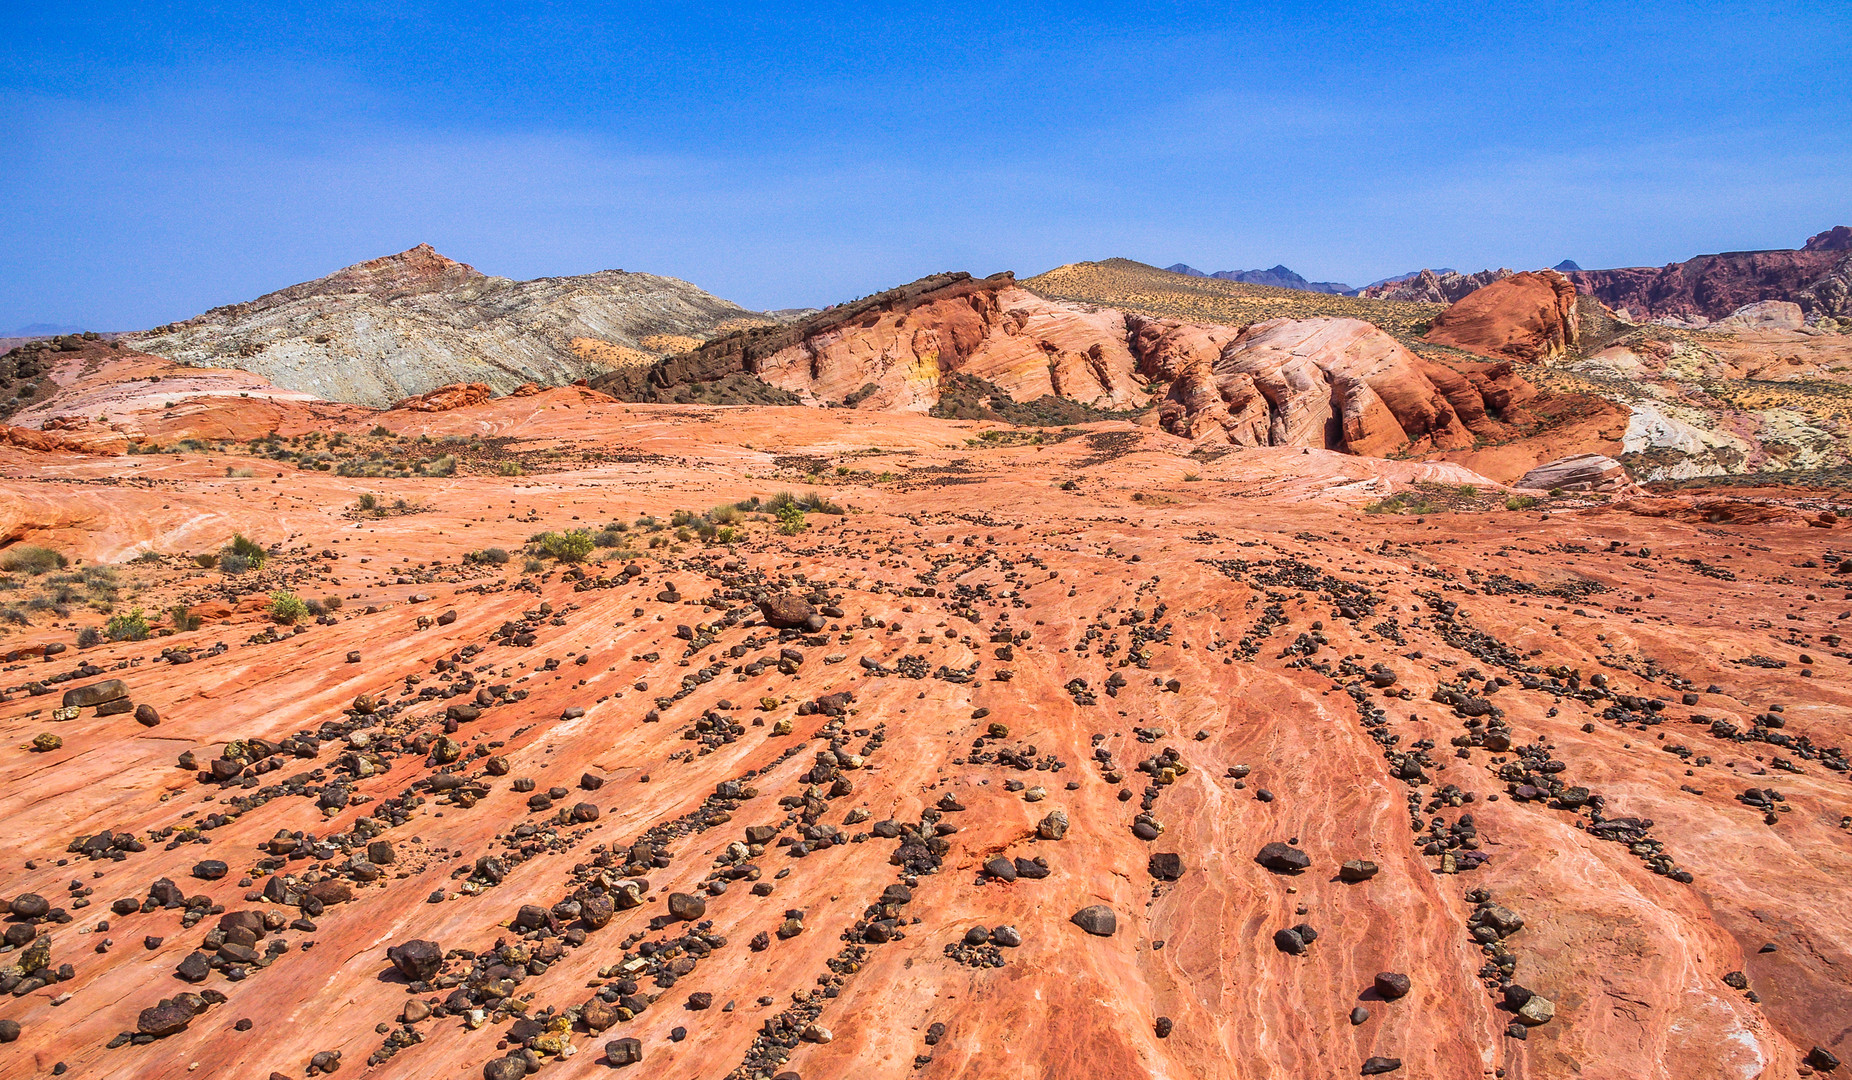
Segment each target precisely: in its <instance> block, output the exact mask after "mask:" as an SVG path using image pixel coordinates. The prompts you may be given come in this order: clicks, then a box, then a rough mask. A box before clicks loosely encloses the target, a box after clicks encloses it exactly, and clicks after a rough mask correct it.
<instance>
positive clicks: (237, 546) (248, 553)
mask: <svg viewBox="0 0 1852 1080" xmlns="http://www.w3.org/2000/svg"><path fill="white" fill-rule="evenodd" d="M227 556H233V557H236V558H238V559H242V560H244V564H243V565H242V566H240V567H239V568H238V569H236V570H232V569H228V568H227V567H226V565H225V563H226V557H227ZM269 558H270V553H269V552H268V551H265V550H264V547H263V545H262V544H259V543H258V542H257V541H255V540H252V539H250V538H248V537H246V536H245V535H244V534H243V533H232V538H231V543H229V544H226V545H225V546H224V547H222V548H220V549H219V569H221V570H224V571H225V572H226V573H228V574H240V573H243V572H244V571H246V570H262V569H263V568H264V563H265V562H267V561H268V560H269Z"/></svg>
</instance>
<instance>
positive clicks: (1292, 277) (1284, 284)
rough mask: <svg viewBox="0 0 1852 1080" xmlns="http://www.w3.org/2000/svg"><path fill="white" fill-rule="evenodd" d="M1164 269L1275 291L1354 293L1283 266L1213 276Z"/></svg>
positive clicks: (1184, 269)
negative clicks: (1308, 278) (1296, 290)
mask: <svg viewBox="0 0 1852 1080" xmlns="http://www.w3.org/2000/svg"><path fill="white" fill-rule="evenodd" d="M1164 269H1166V270H1168V271H1170V272H1171V273H1173V274H1183V275H1185V276H1187V277H1201V278H1217V279H1219V280H1222V281H1240V282H1244V283H1246V284H1248V285H1271V286H1273V287H1274V288H1276V289H1298V290H1299V291H1301V292H1315V293H1327V294H1329V295H1332V296H1348V295H1350V294H1351V293H1352V292H1354V291H1355V290H1353V289H1352V288H1351V287H1350V286H1349V285H1346V284H1344V283H1343V282H1341V281H1307V280H1306V279H1305V278H1303V277H1301V276H1300V275H1298V274H1296V273H1294V272H1293V271H1291V270H1288V269H1287V268H1286V267H1284V266H1276V267H1274V268H1273V269H1271V270H1217V271H1216V272H1215V273H1213V274H1206V273H1204V272H1203V271H1201V270H1198V269H1196V268H1195V267H1193V266H1189V265H1187V264H1185V263H1177V264H1176V265H1174V266H1166V267H1165V268H1164Z"/></svg>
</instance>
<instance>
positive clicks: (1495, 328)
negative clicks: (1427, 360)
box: [1427, 270, 1579, 362]
mask: <svg viewBox="0 0 1852 1080" xmlns="http://www.w3.org/2000/svg"><path fill="white" fill-rule="evenodd" d="M1578 332H1579V331H1578V326H1577V308H1576V291H1575V286H1574V285H1571V284H1570V283H1569V279H1567V278H1565V277H1564V276H1563V275H1561V274H1559V273H1557V272H1556V271H1554V270H1538V271H1534V272H1526V273H1522V274H1514V275H1512V276H1510V277H1507V278H1503V279H1500V280H1498V281H1495V282H1493V283H1492V284H1490V285H1487V286H1485V287H1484V288H1482V289H1478V290H1476V291H1474V292H1472V293H1470V294H1468V295H1467V296H1465V297H1463V298H1461V299H1460V300H1459V301H1457V302H1456V303H1454V305H1453V306H1452V307H1449V308H1448V309H1447V310H1446V311H1443V312H1441V314H1440V316H1439V317H1438V318H1436V319H1435V320H1434V328H1433V329H1432V330H1430V331H1428V334H1427V340H1429V341H1432V342H1434V343H1435V344H1437V345H1452V346H1453V347H1455V348H1458V349H1465V350H1466V351H1467V352H1472V353H1478V354H1479V355H1480V356H1485V357H1490V358H1492V359H1495V360H1520V361H1526V362H1532V361H1541V360H1552V359H1555V358H1557V357H1559V356H1562V355H1563V354H1564V353H1566V352H1568V351H1569V350H1570V349H1571V348H1573V347H1574V346H1575V344H1576V341H1577V335H1578Z"/></svg>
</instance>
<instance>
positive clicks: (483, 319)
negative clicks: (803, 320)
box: [125, 244, 774, 408]
mask: <svg viewBox="0 0 1852 1080" xmlns="http://www.w3.org/2000/svg"><path fill="white" fill-rule="evenodd" d="M772 321H774V320H772V319H770V318H767V317H764V316H760V315H757V314H756V313H754V312H750V311H747V310H746V309H744V308H742V307H740V306H739V305H737V304H733V303H731V302H729V301H726V300H722V299H720V298H719V297H716V296H712V295H710V294H708V293H705V292H703V291H701V290H700V289H698V288H696V287H695V286H693V285H690V284H688V283H687V282H685V281H678V280H676V279H674V278H667V277H658V276H656V275H654V274H637V273H627V272H625V271H622V270H604V271H600V272H599V273H595V274H585V275H581V276H577V277H557V278H539V279H536V280H533V281H510V280H509V279H507V278H501V277H490V276H488V275H486V274H483V273H481V272H479V271H478V270H476V269H475V268H474V267H471V266H468V265H466V264H464V263H460V262H456V261H455V260H452V259H448V258H445V257H444V256H442V255H440V254H438V253H437V252H436V251H433V250H432V249H431V248H430V246H429V245H425V244H420V245H419V246H417V247H415V248H412V249H411V250H410V251H404V252H400V253H399V254H397V255H388V256H386V257H384V258H379V259H372V260H369V261H367V262H363V263H359V264H357V265H355V266H350V267H347V268H346V269H344V270H338V271H336V272H335V273H333V274H330V275H328V276H327V277H324V278H318V279H316V280H314V281H308V282H304V283H302V284H300V285H292V286H290V287H289V288H286V289H280V290H278V291H276V292H273V293H268V294H266V295H264V296H260V297H258V298H257V299H255V300H250V301H246V302H245V303H241V304H233V305H230V306H227V307H220V308H214V309H212V310H211V311H208V312H206V313H205V314H203V315H199V316H196V317H194V318H191V319H188V320H186V321H184V322H179V323H173V324H170V325H167V326H160V327H156V328H155V329H153V330H150V331H147V332H145V333H141V334H133V335H127V336H126V338H125V340H127V341H130V342H132V343H133V344H134V345H135V346H136V347H137V348H140V349H142V350H144V351H146V352H150V353H154V354H157V355H159V356H163V357H167V358H169V359H171V360H176V361H180V362H183V363H188V364H194V365H204V366H225V367H236V368H241V369H243V370H245V371H250V372H253V373H255V374H258V375H262V376H263V377H264V378H266V379H268V380H269V381H270V382H272V383H274V384H276V385H277V386H280V387H284V388H286V389H291V390H300V391H304V392H307V393H311V394H314V395H316V396H318V397H321V398H324V399H327V400H330V401H345V402H353V403H356V404H362V405H370V406H373V407H376V408H383V407H385V406H386V405H389V404H391V403H392V402H395V401H400V400H403V399H405V398H408V397H416V396H418V395H421V394H426V393H429V392H430V391H432V390H434V389H436V388H437V387H439V386H443V385H446V384H450V383H473V382H480V383H485V384H487V385H488V386H490V387H491V388H492V389H494V390H495V391H496V392H497V393H504V394H505V393H507V392H508V391H510V390H513V389H514V388H515V387H517V386H519V385H521V384H522V383H524V382H536V383H543V384H545V385H549V386H558V385H562V384H564V383H569V382H572V381H573V380H575V379H581V378H585V377H587V376H588V375H593V374H597V373H598V372H601V371H604V370H606V368H607V367H610V366H616V365H618V364H625V363H634V362H636V361H639V360H640V361H643V362H649V361H653V360H654V359H656V358H658V357H660V356H661V355H662V354H661V353H660V352H653V351H651V350H650V349H649V348H648V347H647V346H645V345H643V344H642V341H643V339H645V338H651V337H653V336H655V335H675V336H688V335H692V336H695V337H701V338H705V337H708V336H711V335H712V334H714V333H715V332H718V331H723V330H728V329H732V328H733V327H735V326H738V325H748V324H760V323H770V322H772ZM601 346H602V347H601Z"/></svg>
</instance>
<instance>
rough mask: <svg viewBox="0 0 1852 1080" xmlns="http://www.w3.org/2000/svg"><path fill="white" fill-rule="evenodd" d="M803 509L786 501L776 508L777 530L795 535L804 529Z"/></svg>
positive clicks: (787, 534) (788, 534)
mask: <svg viewBox="0 0 1852 1080" xmlns="http://www.w3.org/2000/svg"><path fill="white" fill-rule="evenodd" d="M805 527H806V523H805V521H804V511H803V509H802V508H800V507H798V506H797V505H796V504H795V503H786V504H785V505H783V506H780V507H779V508H778V531H779V532H781V533H783V534H784V535H786V536H796V535H797V534H798V533H801V532H803V531H804V529H805Z"/></svg>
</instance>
